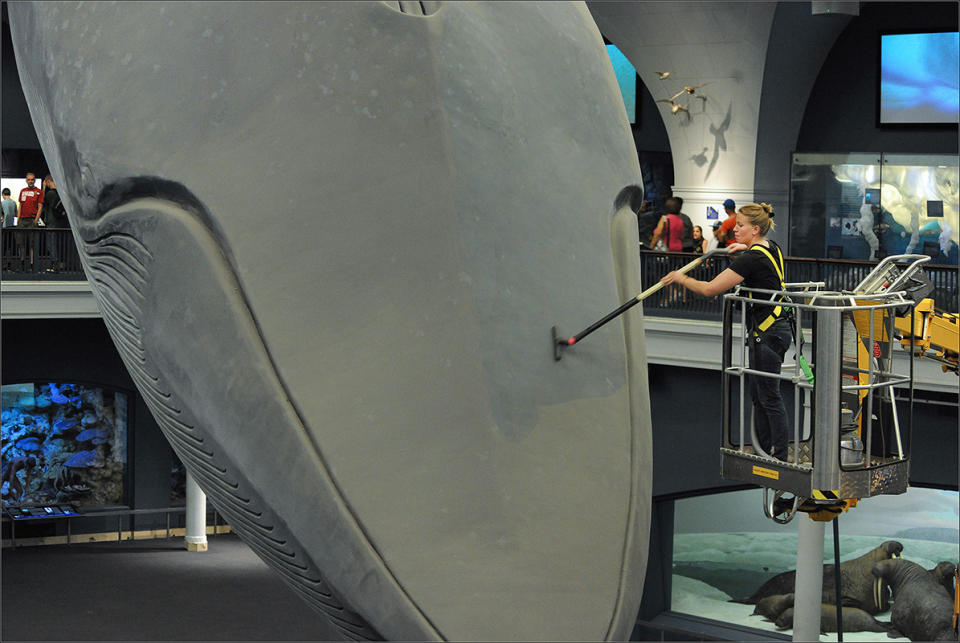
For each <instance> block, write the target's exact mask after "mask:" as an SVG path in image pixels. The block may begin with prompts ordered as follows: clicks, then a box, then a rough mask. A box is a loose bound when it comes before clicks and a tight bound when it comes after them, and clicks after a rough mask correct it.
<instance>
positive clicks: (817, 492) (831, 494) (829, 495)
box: [813, 489, 840, 500]
mask: <svg viewBox="0 0 960 643" xmlns="http://www.w3.org/2000/svg"><path fill="white" fill-rule="evenodd" d="M839 497H840V490H839V489H814V490H813V498H814V499H815V500H837V499H838V498H839Z"/></svg>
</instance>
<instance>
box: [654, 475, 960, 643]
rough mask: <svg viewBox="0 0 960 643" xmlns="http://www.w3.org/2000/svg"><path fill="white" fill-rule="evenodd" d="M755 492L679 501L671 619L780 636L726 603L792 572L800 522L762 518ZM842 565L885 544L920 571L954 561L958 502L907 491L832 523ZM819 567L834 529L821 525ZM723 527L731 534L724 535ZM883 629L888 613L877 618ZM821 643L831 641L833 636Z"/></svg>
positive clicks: (871, 637) (860, 637) (858, 635)
mask: <svg viewBox="0 0 960 643" xmlns="http://www.w3.org/2000/svg"><path fill="white" fill-rule="evenodd" d="M762 498H763V492H762V490H761V489H749V490H746V491H734V492H728V493H720V494H713V495H709V496H698V497H695V498H685V499H682V500H677V502H676V505H675V507H676V508H675V519H674V520H675V535H674V544H673V591H672V596H671V600H672V606H671V609H672V611H674V612H681V613H684V614H692V615H695V616H701V617H704V618H710V619H714V620H718V621H724V622H728V623H737V624H740V625H746V626H749V627H753V628H757V629H761V630H769V631H772V632H780V633H781V634H786V635H788V636H791V635H792V634H793V630H789V629H788V630H777V628H776V626H775V625H774V624H773V623H772V622H771V621H768V620H766V619H764V618H763V617H761V616H751V613H752V612H753V610H754V606H753V605H742V604H740V603H730V602H728V601H729V600H730V599H731V598H744V597H746V596H750V595H751V594H753V592H755V591H756V590H757V589H758V588H759V587H760V586H761V585H762V584H763V583H764V582H766V581H767V580H768V579H770V578H772V577H773V576H775V575H777V574H779V573H781V572H785V571H790V570H792V569H795V568H796V563H797V524H798V521H800V520H809V518H807V517H806V516H805V515H802V514H801V515H799V516H797V517H796V518H795V519H794V520H792V521H791V522H789V523H788V524H786V525H778V524H776V523H774V522H773V521H772V520H770V519H768V518H765V517H764V515H763V509H762V508H761V501H762ZM838 520H839V521H840V522H839V523H838V529H839V533H840V539H839V540H840V562H844V561H847V560H851V559H853V558H857V557H859V556H862V555H863V554H865V553H867V552H868V551H870V550H871V549H873V548H874V547H876V546H877V545H879V544H880V543H882V542H884V541H886V540H896V541H899V542H900V543H901V544H903V557H904V558H906V559H907V560H911V561H913V562H915V563H917V564H919V565H921V566H923V567H924V568H925V569H931V568H932V567H934V566H935V565H936V564H937V563H939V562H940V561H943V560H949V561H952V562H953V563H957V561H958V557H960V544H958V543H960V530H958V528H957V526H958V524H960V523H958V521H960V496H958V494H957V492H955V491H942V490H938V489H922V488H911V489H909V490H908V491H907V493H905V494H902V495H899V496H877V497H874V498H867V499H864V500H861V501H860V503H859V504H858V506H856V507H854V508H853V509H851V510H850V511H848V512H846V513H844V514H841V516H840V517H839V518H838ZM824 526H825V527H824V546H823V554H824V563H833V525H832V524H830V523H824ZM723 527H729V531H725V530H723ZM875 618H876V619H877V620H879V621H883V622H889V621H890V612H889V611H887V612H883V613H880V614H877V615H875ZM843 638H844V641H876V640H887V641H909V639H907V638H896V639H888V638H887V637H886V635H885V634H883V633H878V632H844V633H843ZM820 640H821V641H836V640H837V635H836V633H829V634H822V635H821V636H820Z"/></svg>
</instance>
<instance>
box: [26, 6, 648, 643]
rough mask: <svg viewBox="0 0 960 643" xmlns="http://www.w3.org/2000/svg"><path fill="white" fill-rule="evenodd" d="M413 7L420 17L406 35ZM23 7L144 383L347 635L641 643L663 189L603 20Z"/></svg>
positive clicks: (579, 12)
mask: <svg viewBox="0 0 960 643" xmlns="http://www.w3.org/2000/svg"><path fill="white" fill-rule="evenodd" d="M410 4H417V5H420V3H402V5H404V7H405V8H409V6H410ZM422 6H423V7H425V8H427V10H428V12H429V13H428V15H415V14H410V13H405V12H402V11H400V10H399V8H400V4H398V3H392V6H391V4H390V3H380V2H370V3H354V2H349V3H320V2H309V3H286V2H271V3H225V2H214V3H190V2H184V3H180V2H176V3H169V4H167V3H146V2H145V3H139V2H137V3H134V2H131V3H99V2H92V3H91V2H87V3H75V4H74V3H11V4H10V6H9V14H10V21H11V30H12V34H13V39H14V47H15V52H16V57H17V64H18V67H19V71H20V76H21V79H22V83H23V86H24V91H25V95H26V97H27V101H28V104H29V107H30V111H31V115H32V118H33V120H34V124H35V126H36V129H37V131H38V135H39V138H40V141H41V145H42V147H43V151H44V154H45V156H46V158H47V160H48V163H49V165H50V168H51V173H52V174H53V175H54V177H55V178H56V180H57V183H58V187H59V188H60V191H61V194H62V195H63V199H64V202H65V204H66V206H67V208H68V210H69V217H70V221H71V224H72V226H73V232H74V237H75V239H76V241H77V244H78V246H79V247H80V249H81V255H82V258H83V263H84V268H85V270H86V273H87V275H88V278H89V281H90V284H91V288H92V289H93V291H94V295H95V296H96V298H97V301H98V303H99V306H100V308H101V311H102V313H103V317H104V320H105V322H106V324H107V327H108V329H109V331H110V334H111V337H112V338H113V340H114V342H115V344H116V346H117V348H118V349H119V351H120V353H121V355H122V357H123V360H124V363H125V364H126V366H127V368H128V370H129V371H130V373H131V375H132V377H133V378H134V380H135V382H136V385H137V387H138V389H139V391H140V392H141V394H142V395H143V397H144V399H145V400H146V402H147V404H148V406H149V407H150V410H151V412H152V413H153V415H154V416H155V417H156V419H157V421H158V423H159V425H160V426H161V428H162V430H163V431H164V433H165V435H166V436H167V438H168V439H169V440H170V443H171V444H172V445H173V447H174V449H175V450H176V452H177V454H178V455H179V457H180V458H181V459H182V460H183V462H184V463H185V464H186V466H187V468H188V469H189V470H190V471H191V472H192V473H193V475H194V476H195V477H196V478H197V480H198V482H199V484H200V486H201V488H202V489H203V490H204V491H205V492H206V493H207V495H208V497H209V498H210V499H211V501H212V502H213V503H214V504H215V505H216V506H217V508H218V509H219V510H220V511H221V512H222V513H223V515H224V516H225V517H226V518H227V519H228V521H229V522H230V524H231V525H232V527H233V528H234V530H235V531H236V532H237V533H238V534H239V535H240V536H241V537H242V538H243V540H244V541H245V542H246V543H247V544H248V545H249V546H250V547H251V548H252V549H253V550H254V551H256V552H257V554H258V555H259V556H261V557H262V558H263V559H264V560H266V561H267V562H268V563H269V564H270V565H272V566H273V568H274V569H276V571H277V572H279V573H280V574H282V576H283V578H284V579H285V580H286V581H287V582H288V583H289V584H290V585H291V586H292V587H294V588H295V589H296V590H297V591H298V592H299V593H300V595H301V596H303V597H304V598H305V599H306V600H307V601H309V602H310V603H311V604H312V605H313V606H315V607H316V608H317V609H318V610H320V612H322V613H323V614H324V615H325V616H326V617H327V618H328V619H329V620H330V621H331V622H332V623H334V624H335V625H336V626H337V628H339V632H340V634H342V635H343V636H345V637H348V638H357V639H362V638H381V637H383V638H390V639H407V640H431V639H456V640H507V639H550V640H560V639H575V640H599V639H625V638H627V637H628V636H629V634H630V632H631V629H632V627H633V624H634V620H635V616H636V611H637V608H638V605H639V603H640V596H641V590H642V583H643V575H644V571H645V568H646V562H647V561H646V557H647V539H648V530H649V514H650V490H651V478H650V475H651V461H650V433H649V430H650V412H649V401H648V397H647V382H646V358H645V355H644V350H643V343H642V342H643V335H642V312H641V311H640V310H639V308H640V307H635V308H634V309H632V310H631V311H630V312H629V313H627V314H626V315H625V316H624V317H623V318H622V319H621V320H617V321H616V322H615V323H611V324H608V325H607V326H605V327H604V328H603V329H601V330H600V331H598V332H596V333H594V334H593V335H591V337H590V338H589V339H587V340H585V341H584V342H583V343H582V344H578V345H577V346H575V347H573V348H571V349H568V350H566V351H565V355H564V357H563V359H562V360H561V361H559V362H555V361H554V360H553V355H552V347H551V344H550V339H549V336H550V328H551V326H553V325H559V326H560V327H561V332H566V333H572V332H575V331H576V330H578V329H579V328H583V327H585V326H586V325H587V324H589V323H590V322H592V321H594V320H595V319H597V318H598V317H599V316H601V315H602V314H604V313H605V312H607V311H609V310H611V309H613V308H615V307H616V306H617V305H618V304H619V303H620V302H621V301H624V300H626V299H627V298H628V297H631V296H633V295H634V294H636V293H637V292H639V291H640V290H641V288H640V284H639V259H638V257H637V252H636V248H637V246H636V240H637V232H636V218H635V216H634V215H633V214H632V213H631V212H629V210H628V209H626V208H624V209H621V210H620V211H618V212H614V211H613V202H614V198H615V197H616V195H617V193H618V192H619V191H620V190H621V189H622V188H623V187H624V186H626V185H628V184H635V183H637V182H638V181H639V179H640V173H639V167H638V163H637V157H636V153H635V150H634V147H633V142H632V138H631V136H630V131H629V127H628V124H627V122H626V117H625V113H624V109H623V105H622V102H621V98H620V96H619V93H618V90H617V86H616V81H615V78H614V76H613V73H612V70H611V67H610V63H609V60H608V59H607V57H606V54H605V51H604V48H603V43H602V39H601V37H600V34H599V32H598V31H597V28H596V26H595V24H594V23H593V21H592V19H591V18H590V15H589V13H588V12H587V10H586V8H585V6H584V5H583V4H580V3H521V2H518V3H514V2H508V3H489V4H487V3H473V2H463V3H448V4H446V3H423V4H422Z"/></svg>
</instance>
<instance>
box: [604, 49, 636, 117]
mask: <svg viewBox="0 0 960 643" xmlns="http://www.w3.org/2000/svg"><path fill="white" fill-rule="evenodd" d="M607 54H608V55H609V56H610V63H611V64H612V65H613V72H614V74H616V76H617V84H619V85H620V93H621V94H622V95H623V106H624V107H625V108H626V110H627V120H628V121H630V122H631V123H636V122H637V70H636V68H635V67H634V66H633V65H632V64H631V63H630V61H629V60H627V57H626V56H624V55H623V52H622V51H620V50H619V49H617V46H616V45H607Z"/></svg>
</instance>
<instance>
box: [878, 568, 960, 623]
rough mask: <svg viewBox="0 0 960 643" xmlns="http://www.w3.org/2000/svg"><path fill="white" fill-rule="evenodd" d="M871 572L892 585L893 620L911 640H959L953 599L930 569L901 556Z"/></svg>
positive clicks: (891, 613)
mask: <svg viewBox="0 0 960 643" xmlns="http://www.w3.org/2000/svg"><path fill="white" fill-rule="evenodd" d="M938 567H939V566H938ZM870 573H871V574H873V575H874V576H875V577H876V578H878V579H881V580H884V581H886V582H887V583H888V584H889V585H890V589H891V590H892V591H893V609H892V610H891V612H890V622H891V623H892V624H893V626H894V627H895V628H897V629H898V630H900V631H901V632H903V634H904V635H905V636H907V637H909V638H910V640H911V641H955V640H957V637H956V634H954V631H953V601H952V600H951V599H950V595H949V593H948V592H947V590H946V588H944V586H943V585H941V584H940V583H938V582H937V580H936V578H935V577H934V575H933V574H931V573H930V571H928V570H926V569H924V568H923V567H921V566H920V565H918V564H916V563H914V562H912V561H909V560H905V559H903V558H898V559H895V560H882V561H880V562H878V563H875V564H874V565H873V567H872V568H871V569H870Z"/></svg>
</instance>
